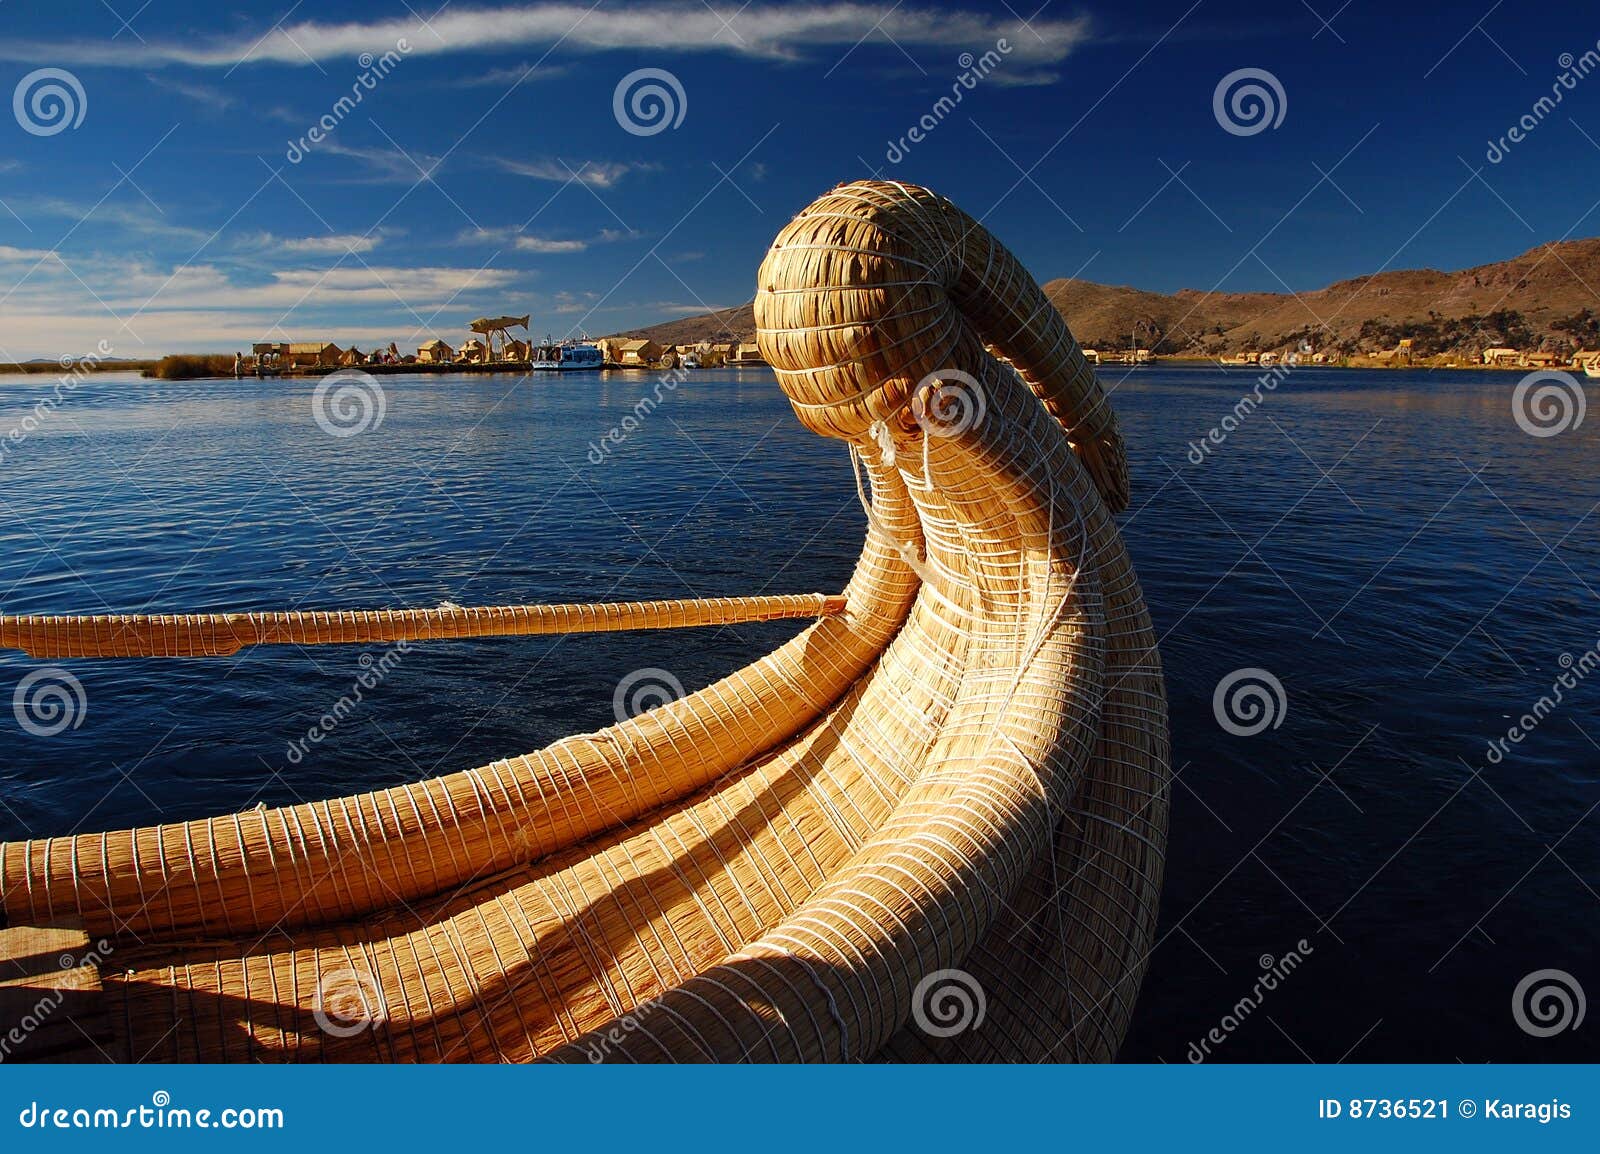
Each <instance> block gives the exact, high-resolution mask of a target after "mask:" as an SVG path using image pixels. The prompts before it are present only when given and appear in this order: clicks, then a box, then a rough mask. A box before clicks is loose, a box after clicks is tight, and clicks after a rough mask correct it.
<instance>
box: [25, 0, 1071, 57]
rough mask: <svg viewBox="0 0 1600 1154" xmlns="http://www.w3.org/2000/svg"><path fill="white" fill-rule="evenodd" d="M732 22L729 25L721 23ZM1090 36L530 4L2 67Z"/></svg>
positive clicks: (847, 8)
mask: <svg viewBox="0 0 1600 1154" xmlns="http://www.w3.org/2000/svg"><path fill="white" fill-rule="evenodd" d="M724 20H726V25H725V24H724ZM1087 35H1088V21H1087V19H1086V18H1084V17H1061V18H1054V17H1040V18H1039V19H1036V20H1032V21H1029V22H1026V23H1024V21H1023V20H1022V19H1020V18H1018V17H1012V16H1007V17H1005V18H1000V17H996V16H994V15H993V14H990V13H985V12H977V11H967V10H960V9H949V8H931V7H929V8H913V7H909V6H903V5H902V6H896V7H894V8H890V9H889V10H888V11H885V10H884V7H883V6H882V5H875V4H863V3H852V2H844V3H814V2H812V3H798V4H792V5H791V4H785V5H779V4H774V3H770V2H769V3H765V4H762V5H760V6H756V5H751V6H749V7H747V8H745V9H743V10H742V11H740V12H738V13H736V14H735V15H733V16H731V17H724V16H721V15H719V14H718V13H716V12H715V11H713V10H712V9H711V7H710V6H709V5H706V4H703V3H700V2H698V0H695V2H693V3H690V2H680V3H651V4H639V5H636V6H630V7H627V8H620V7H619V8H616V9H600V8H589V7H586V6H584V5H582V4H578V3H559V2H557V3H544V4H525V5H518V6H512V7H506V8H460V7H450V8H447V9H445V10H444V11H442V12H440V13H439V14H438V15H436V16H434V17H432V18H430V19H429V20H428V22H427V23H426V24H424V23H423V22H422V20H421V19H420V17H416V16H407V17H405V18H399V19H392V20H379V21H373V22H370V23H358V22H348V23H340V24H323V23H318V22H316V21H309V20H308V21H301V22H299V23H295V24H285V25H283V26H281V27H274V28H271V29H267V30H264V34H262V33H252V32H243V33H239V34H235V35H231V36H224V37H213V38H210V39H188V40H167V41H154V40H152V41H149V42H147V43H141V44H128V43H124V42H121V41H119V42H116V43H112V42H110V41H107V40H103V39H97V40H89V39H82V40H73V41H57V42H41V41H37V40H25V39H16V38H7V39H5V40H0V59H6V60H13V61H24V62H31V61H36V60H41V59H49V60H55V61H58V62H61V63H67V64H86V65H101V66H106V67H138V68H149V67H152V66H159V65H163V64H183V65H190V66H194V67H203V68H231V67H233V66H234V65H236V64H238V63H240V62H241V61H251V62H255V63H267V62H270V63H276V64H280V65H287V66H290V67H302V66H305V65H307V64H309V63H311V62H312V61H325V60H349V59H353V58H355V57H356V56H357V55H359V54H360V53H362V52H383V51H387V50H391V49H394V48H395V47H396V46H397V45H398V44H399V42H400V41H401V40H404V41H405V42H406V45H407V52H408V54H409V55H416V56H432V55H445V54H450V53H463V52H483V51H485V50H490V51H506V50H508V49H514V48H519V47H530V48H531V47H553V46H555V45H557V44H559V45H560V46H561V48H562V50H563V51H584V50H587V51H592V52H603V51H613V50H623V51H628V52H635V51H637V50H638V48H639V46H640V45H648V46H649V47H650V48H651V49H652V50H653V51H657V52H661V51H667V52H672V51H676V52H694V53H709V52H717V53H726V54H731V55H738V56H752V57H758V58H765V59H798V58H802V57H805V56H808V55H818V56H832V57H837V56H839V55H841V54H843V53H845V52H846V51H849V50H852V49H853V48H854V47H855V46H856V45H859V44H862V43H863V42H869V43H877V44H880V45H887V44H890V43H891V42H892V43H894V44H898V45H900V46H902V48H906V49H912V48H922V49H927V50H930V51H936V52H944V53H948V54H950V55H951V56H952V57H953V56H955V55H956V54H958V53H961V52H969V51H970V52H983V51H986V50H987V49H988V48H990V47H991V46H993V45H994V44H995V43H996V41H998V40H999V39H1000V38H1001V37H1004V38H1005V39H1006V40H1007V42H1008V43H1009V45H1010V47H1011V53H1010V58H1011V59H1012V60H1013V61H1015V62H1017V63H1020V64H1028V65H1031V66H1037V65H1052V64H1057V63H1059V62H1060V61H1061V60H1063V59H1064V58H1065V57H1066V56H1067V54H1068V53H1069V52H1071V51H1072V49H1073V48H1074V47H1076V46H1077V45H1078V44H1080V43H1082V42H1083V41H1084V40H1085V38H1086V37H1087Z"/></svg>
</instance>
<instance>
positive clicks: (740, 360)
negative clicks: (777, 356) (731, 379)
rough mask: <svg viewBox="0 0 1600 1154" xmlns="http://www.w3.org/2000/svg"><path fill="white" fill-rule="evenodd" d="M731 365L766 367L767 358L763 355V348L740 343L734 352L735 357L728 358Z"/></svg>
mask: <svg viewBox="0 0 1600 1154" xmlns="http://www.w3.org/2000/svg"><path fill="white" fill-rule="evenodd" d="M728 363H729V364H730V365H738V366H743V365H764V364H766V363H767V358H766V357H764V356H762V355H761V346H760V345H756V344H752V343H749V342H740V344H739V345H737V346H736V347H735V348H734V350H733V355H732V356H731V357H729V358H728Z"/></svg>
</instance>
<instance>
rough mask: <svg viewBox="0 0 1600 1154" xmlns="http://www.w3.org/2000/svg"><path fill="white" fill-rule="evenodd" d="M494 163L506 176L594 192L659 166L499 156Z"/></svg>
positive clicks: (605, 161) (604, 161)
mask: <svg viewBox="0 0 1600 1154" xmlns="http://www.w3.org/2000/svg"><path fill="white" fill-rule="evenodd" d="M494 163H495V164H496V165H497V166H498V167H500V168H503V169H505V171H507V172H514V173H516V174H517V175H518V176H526V177H531V178H532V179H534V180H548V181H553V182H555V183H557V184H566V183H567V182H568V181H576V182H577V183H579V184H588V185H592V186H593V187H595V188H610V187H611V186H612V185H614V184H616V183H617V181H619V180H621V179H622V178H623V177H624V176H627V175H628V173H630V172H649V171H650V170H652V169H654V168H655V167H656V166H655V165H653V164H644V163H631V162H628V163H624V162H620V161H609V160H563V159H559V158H558V159H556V160H514V159H511V158H509V157H504V156H497V157H495V158H494Z"/></svg>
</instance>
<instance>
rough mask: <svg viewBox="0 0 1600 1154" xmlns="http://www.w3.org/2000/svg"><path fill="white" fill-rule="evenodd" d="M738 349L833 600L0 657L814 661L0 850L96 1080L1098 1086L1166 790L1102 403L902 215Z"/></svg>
mask: <svg viewBox="0 0 1600 1154" xmlns="http://www.w3.org/2000/svg"><path fill="white" fill-rule="evenodd" d="M755 312H756V321H757V325H758V328H759V333H758V343H759V345H760V350H761V353H762V355H763V356H764V357H765V358H766V360H767V361H768V362H769V363H770V364H771V366H772V371H773V373H774V374H775V376H776V377H777V382H778V385H779V386H780V387H781V388H782V389H783V391H784V392H785V394H787V397H788V399H789V401H790V402H791V404H792V406H793V408H794V412H795V414H796V416H797V417H798V418H799V420H800V421H801V422H802V423H803V424H804V425H805V426H806V427H807V428H809V429H811V430H813V431H815V432H816V433H819V434H821V435H823V436H827V437H833V438H837V439H839V440H841V441H843V442H844V443H845V445H846V446H847V447H848V452H849V456H850V459H851V461H852V464H853V466H854V467H855V469H856V470H857V480H858V485H859V489H860V494H861V500H862V503H863V506H864V508H865V511H866V517H867V529H866V534H865V540H864V543H863V545H862V549H861V554H860V558H859V560H858V561H857V563H856V566H855V569H854V572H853V575H852V576H851V578H850V580H849V582H848V584H847V585H846V587H845V588H844V590H843V591H842V592H841V593H839V594H837V595H824V594H804V595H784V596H757V597H745V598H734V599H724V600H703V601H677V602H644V603H629V604H584V605H564V606H562V605H557V606H512V607H490V608H480V609H459V608H456V607H444V608H440V609H430V610H412V611H371V612H329V613H281V614H255V613H252V614H216V615H205V614H200V615H190V616H127V617H20V618H19V617H7V618H3V619H0V645H3V646H6V647H10V648H16V649H22V650H25V651H26V652H27V653H29V654H31V655H32V656H33V657H34V658H36V659H39V660H46V661H58V660H64V659H69V658H115V657H124V656H133V655H151V654H157V655H166V656H170V657H173V658H195V659H203V658H206V657H214V656H217V655H222V654H226V653H231V652H234V651H236V650H238V649H239V648H240V647H241V646H245V645H260V644H294V645H301V646H310V645H322V644H346V645H350V644H375V643H380V642H391V641H397V640H401V639H410V640H412V641H416V642H419V643H425V642H427V641H428V640H430V639H433V638H444V637H452V638H459V637H479V636H487V635H491V634H494V635H503V634H534V633H551V632H560V631H593V630H613V629H633V628H640V629H664V628H680V627H694V626H702V625H716V624H724V623H729V622H734V621H746V620H757V619H772V618H780V617H785V618H814V620H811V621H810V623H809V624H807V625H806V626H805V627H804V628H803V630H802V631H800V632H799V633H798V635H796V636H795V637H794V638H793V639H792V640H790V641H788V642H787V643H785V644H783V645H780V646H779V647H778V648H776V649H774V650H773V651H772V652H770V653H768V654H766V655H765V656H763V657H761V658H760V659H759V660H757V661H754V662H752V663H751V664H750V665H748V666H746V667H745V668H743V669H740V670H739V671H738V672H736V673H734V674H732V675H731V676H729V677H726V678H724V679H722V680H720V681H718V682H716V683H714V684H712V685H710V686H708V687H706V688H705V689H702V690H700V691H698V692H695V693H692V694H690V695H688V696H686V697H683V698H681V699H679V700H675V701H671V702H669V703H666V704H663V705H660V706H659V707H657V708H654V709H650V710H649V711H647V712H644V713H641V714H640V715H638V716H637V717H632V718H629V719H627V720H623V721H620V722H619V723H617V724H616V725H613V726H610V727H608V728H606V729H603V730H600V731H599V732H595V733H583V734H578V735H575V736H572V737H568V738H566V739H564V740H561V741H558V742H556V743H555V744H553V745H551V746H548V747H547V748H544V749H541V750H537V751H535V752H531V753H526V754H522V755H520V756H515V757H510V758H507V759H505V760H501V761H496V762H493V763H492V764H489V765H484V766H481V767H478V768H475V769H466V770H463V771H461V772H456V773H452V774H449V775H448V776H444V777H439V778H435V779H432V780H425V781H417V782H408V783H402V784H397V785H395V786H394V787H392V788H389V789H384V790H378V791H375V792H371V793H363V794H357V795H354V796H349V797H342V798H334V799H331V800H327V801H313V802H306V803H304V804H299V805H294V806H288V807H283V808H277V809H255V810H249V811H246V812H243V813H234V814H225V815H221V816H214V817H208V818H203V819H200V820H194V821H187V822H180V823H175V824H168V825H157V826H147V827H143V828H138V829H124V830H116V831H110V832H106V833H92V834H78V835H75V836H59V837H46V838H42V839H38V840H31V841H22V842H9V843H0V894H3V902H4V912H5V916H6V918H7V920H8V923H9V925H10V927H12V930H13V931H15V930H16V929H17V928H19V927H32V928H33V930H36V931H38V932H39V933H45V932H56V931H57V930H61V931H62V932H66V931H67V930H70V931H72V932H78V933H81V934H82V935H84V937H85V938H86V939H87V940H88V941H89V942H92V943H93V946H92V949H91V950H90V954H91V955H92V956H91V957H90V958H89V962H88V965H89V967H90V968H92V969H93V971H94V974H93V977H94V982H93V988H94V990H95V991H96V992H95V994H94V997H95V998H96V999H98V1003H99V1004H100V1006H101V1010H102V1011H103V1016H104V1020H105V1022H106V1023H108V1025H106V1027H105V1033H104V1035H103V1037H104V1038H105V1039H106V1041H105V1042H104V1045H103V1047H101V1046H97V1048H98V1049H103V1052H105V1053H107V1054H108V1055H110V1056H116V1057H127V1058H131V1059H134V1060H145V1061H156V1060H166V1061H195V1060H199V1061H221V1060H228V1061H246V1060H249V1061H430V1062H431V1061H460V1060H477V1061H519V1062H520V1061H528V1060H539V1059H544V1060H554V1061H570V1062H585V1061H599V1060H606V1061H785V1062H787V1061H824V1062H831V1061H861V1060H909V1061H932V1060H940V1061H1020V1060H1056V1061H1068V1060H1072V1061H1077V1060H1109V1059H1110V1058H1112V1057H1113V1056H1114V1055H1115V1053H1116V1051H1117V1048H1118V1045H1119V1043H1120V1042H1121V1039H1122V1037H1123V1034H1124V1031H1125V1029H1126V1026H1127V1023H1128V1020H1129V1015H1130V1013H1131V1011H1132V1008H1133V1005H1134V1001H1135V998H1136V995H1137V992H1138V989H1139V984H1140V981H1141V978H1142V976H1143V973H1144V969H1145V963H1146V959H1147V957H1148V954H1149V952H1150V949H1151V942H1152V936H1153V926H1154V922H1155V917H1156V905H1157V896H1158V892H1159V889H1160V883H1161V875H1162V868H1163V852H1164V847H1165V842H1166V828H1167V811H1168V797H1169V752H1168V739H1167V721H1166V702H1165V696H1164V689H1163V682H1162V675H1161V667H1160V661H1159V657H1158V654H1157V650H1156V644H1155V641H1156V639H1155V636H1154V634H1153V632H1152V629H1151V623H1150V618H1149V616H1148V614H1147V613H1146V610H1145V606H1144V603H1143V600H1142V596H1141V593H1140V588H1139V583H1138V581H1137V579H1136V577H1135V575H1134V572H1133V570H1132V568H1131V566H1130V563H1129V559H1128V555H1127V552H1126V550H1125V549H1124V546H1123V542H1122V540H1121V538H1120V536H1119V534H1118V531H1117V528H1116V524H1115V522H1114V520H1113V516H1114V514H1115V513H1117V512H1119V511H1121V510H1122V509H1123V508H1125V506H1126V504H1127V500H1128V478H1127V471H1126V464H1125V456H1124V451H1123V445H1122V442H1121V439H1120V435H1119V432H1118V426H1117V420H1116V417H1115V415H1114V414H1113V412H1112V410H1111V408H1110V406H1109V404H1108V402H1107V398H1106V396H1105V394H1104V392H1103V391H1102V389H1101V387H1100V384H1099V382H1098V381H1097V379H1096V376H1095V373H1094V370H1093V368H1092V367H1091V366H1089V365H1088V364H1087V363H1086V361H1085V359H1084V357H1083V355H1082V353H1081V351H1080V350H1079V348H1078V345H1077V344H1076V342H1075V341H1074V340H1073V337H1072V335H1071V333H1070V332H1069V331H1068V328H1067V325H1066V324H1065V322H1064V321H1063V320H1062V318H1061V316H1060V315H1059V314H1058V313H1057V311H1056V310H1055V309H1054V308H1053V307H1052V306H1051V305H1050V303H1049V301H1048V300H1047V299H1046V298H1045V296H1044V294H1043V293H1042V292H1041V291H1040V289H1039V287H1038V285H1037V284H1036V283H1035V281H1034V280H1033V279H1032V278H1031V277H1030V276H1029V275H1028V274H1027V272H1026V270H1025V269H1024V268H1023V266H1022V265H1021V264H1020V263H1019V262H1018V261H1017V260H1016V258H1015V257H1013V256H1012V254H1011V253H1010V252H1008V251H1007V250H1006V249H1005V248H1004V247H1003V246H1002V245H1001V244H1000V242H999V241H998V240H997V239H996V238H995V237H994V236H992V235H991V234H990V233H989V232H988V230H987V229H985V228H983V227H982V226H981V225H980V224H978V223H977V222H976V221H975V220H973V218H971V217H970V216H968V215H967V214H965V213H964V212H962V211H961V210H959V209H958V208H956V207H955V206H954V205H952V204H951V203H950V202H948V201H946V200H944V199H942V198H940V197H938V196H936V195H934V194H933V193H931V192H929V191H927V190H925V189H922V188H917V187H913V186H909V185H902V184H897V183H888V182H877V181H863V182H857V183H853V184H846V185H841V186H839V187H837V188H835V189H834V190H833V191H831V192H829V193H827V194H825V195H823V196H822V197H821V198H819V199H818V200H817V201H816V202H815V203H813V204H812V205H810V207H808V208H806V209H805V210H804V211H803V212H801V213H800V214H799V215H798V216H797V217H795V219H794V220H793V221H791V222H790V223H789V224H788V225H787V226H786V227H785V228H784V229H783V230H782V232H781V233H780V234H779V235H778V237H777V239H776V240H775V241H774V243H773V245H772V248H771V251H770V252H769V253H768V255H767V257H766V259H765V261H764V262H763V264H762V265H761V269H760V273H759V278H758V285H757V295H756V301H755ZM6 932H11V931H6ZM12 960H15V959H12Z"/></svg>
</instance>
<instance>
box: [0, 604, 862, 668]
mask: <svg viewBox="0 0 1600 1154" xmlns="http://www.w3.org/2000/svg"><path fill="white" fill-rule="evenodd" d="M844 607H845V599H844V598H843V597H841V596H830V595H828V594H823V593H794V594H780V595H776V596H768V597H708V598H698V599H695V600H680V601H625V602H612V603H609V604H608V603H597V602H590V603H580V604H570V605H490V606H481V607H478V608H471V609H463V608H460V607H459V606H448V607H442V608H439V609H356V610H343V611H332V612H310V613H291V612H283V613H186V614H142V613H141V614H128V615H108V616H95V617H54V616H49V617H36V616H28V617H0V649H20V650H22V651H24V652H25V653H27V654H28V655H29V656H31V657H37V658H43V659H54V658H60V657H226V656H228V655H229V654H231V653H237V652H238V651H239V650H240V649H242V648H244V647H245V646H247V645H357V644H370V643H373V642H385V643H386V642H396V641H434V640H439V639H443V638H450V637H514V636H529V635H533V634H548V633H603V632H610V631H615V630H624V629H684V628H689V627H692V626H697V625H737V624H741V623H743V622H747V621H775V620H779V619H784V618H803V617H833V616H837V615H838V614H840V613H842V612H844Z"/></svg>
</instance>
